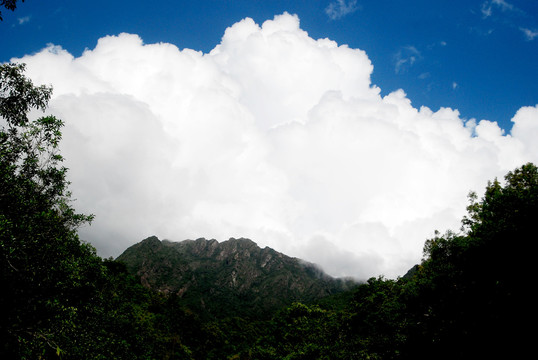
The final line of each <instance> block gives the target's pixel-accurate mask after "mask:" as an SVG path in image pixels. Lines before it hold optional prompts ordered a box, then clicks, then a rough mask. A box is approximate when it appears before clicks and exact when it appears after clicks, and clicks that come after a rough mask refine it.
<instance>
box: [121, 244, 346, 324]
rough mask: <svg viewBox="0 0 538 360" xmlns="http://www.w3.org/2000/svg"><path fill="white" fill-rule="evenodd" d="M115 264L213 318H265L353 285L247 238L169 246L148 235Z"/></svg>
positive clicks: (145, 283) (126, 251)
mask: <svg viewBox="0 0 538 360" xmlns="http://www.w3.org/2000/svg"><path fill="white" fill-rule="evenodd" d="M117 260H118V261H121V262H123V263H125V264H126V265H127V268H128V270H129V272H130V273H131V274H133V275H136V276H138V277H140V281H141V282H142V284H143V285H144V286H146V287H149V288H152V289H154V290H157V291H160V292H164V293H167V294H176V295H177V296H179V297H181V299H182V302H183V303H184V304H185V305H186V306H187V307H189V308H190V309H191V310H193V311H195V312H197V313H199V314H201V315H202V316H208V317H217V318H222V317H227V316H243V317H256V318H260V317H263V316H264V315H267V316H269V315H270V314H271V313H272V312H274V311H276V310H278V309H280V308H282V307H284V306H286V305H289V304H291V303H292V302H294V301H301V302H310V301H315V300H319V299H321V298H324V297H326V296H329V295H332V294H336V293H339V292H342V291H345V290H347V289H350V288H351V287H353V286H354V285H356V283H355V282H353V281H351V280H343V279H334V278H332V277H330V276H328V275H327V274H325V273H324V272H323V271H322V270H321V269H319V268H318V267H317V266H316V265H314V264H310V263H306V262H304V261H302V260H299V259H296V258H291V257H289V256H286V255H284V254H282V253H279V252H277V251H275V250H273V249H271V248H268V247H266V248H264V249H261V248H260V247H258V246H257V245H256V243H254V242H253V241H251V240H248V239H233V238H232V239H230V240H228V241H224V242H220V243H219V242H217V241H216V240H206V239H198V240H185V241H182V242H171V241H167V240H163V241H160V240H159V239H158V238H157V237H155V236H153V237H149V238H147V239H145V240H143V241H142V242H140V243H138V244H135V245H133V246H131V247H130V248H128V249H127V250H125V252H124V253H123V254H121V255H120V256H119V257H118V259H117Z"/></svg>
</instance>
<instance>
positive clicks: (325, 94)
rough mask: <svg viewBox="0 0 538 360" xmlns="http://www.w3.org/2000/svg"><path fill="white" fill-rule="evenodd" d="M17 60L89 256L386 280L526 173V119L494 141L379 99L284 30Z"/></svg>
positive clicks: (529, 133)
mask: <svg viewBox="0 0 538 360" xmlns="http://www.w3.org/2000/svg"><path fill="white" fill-rule="evenodd" d="M17 61H22V62H26V63H27V69H28V75H29V76H30V77H32V78H33V79H34V81H35V82H37V83H45V84H53V85H54V89H55V92H54V97H53V99H52V101H51V103H50V105H51V109H50V110H51V112H53V113H55V114H56V115H58V116H59V117H61V118H62V119H63V120H64V121H65V123H66V127H65V130H64V140H63V143H62V152H63V154H64V155H65V157H66V158H67V164H66V165H67V166H68V167H69V168H70V172H69V176H70V180H71V181H72V191H73V194H74V197H75V198H76V199H77V202H76V203H75V205H76V207H77V209H78V210H79V211H81V212H84V213H94V214H95V215H96V220H95V221H94V223H93V224H92V226H90V227H85V228H83V229H81V236H82V238H83V239H86V240H88V241H90V242H91V243H93V244H94V245H95V246H96V248H97V249H98V252H99V253H100V254H101V255H102V256H117V255H119V253H120V252H121V251H122V250H123V249H125V248H126V247H127V246H129V245H131V244H133V243H135V242H138V241H140V240H141V239H143V238H144V237H146V236H149V235H153V234H155V235H157V236H159V237H161V238H168V239H171V240H178V241H179V240H183V239H187V238H190V239H193V238H198V237H206V238H215V239H217V240H219V241H222V240H226V239H228V238H229V237H249V238H251V239H253V240H254V241H256V242H257V243H258V244H259V245H260V246H270V247H273V248H274V249H276V250H278V251H282V252H285V253H287V254H289V255H292V256H297V257H300V258H303V259H305V260H307V261H311V262H315V263H318V264H320V265H321V266H322V267H323V268H324V269H325V270H326V271H327V272H329V273H330V274H332V275H335V276H354V277H357V278H361V279H364V278H368V277H370V276H377V275H380V274H384V275H386V276H388V277H395V276H398V275H403V274H404V273H405V272H406V271H407V270H408V269H409V268H410V267H411V266H413V265H414V264H415V263H417V262H419V261H420V258H421V256H422V246H423V244H424V241H425V240H426V239H427V238H428V237H431V236H433V233H434V230H436V229H437V230H440V231H444V230H447V229H454V230H457V229H459V227H460V219H461V217H462V216H463V215H464V213H465V207H466V205H467V198H466V196H467V194H468V192H469V191H471V190H474V191H478V192H479V193H480V192H481V190H482V189H483V188H484V187H485V185H486V183H487V180H489V179H492V178H494V177H502V176H503V175H504V174H505V173H506V172H507V171H509V170H512V169H513V168H515V167H517V166H519V165H521V164H522V163H524V162H527V161H538V158H537V157H538V156H537V154H538V149H537V148H536V141H535V140H536V137H537V135H538V106H536V107H533V106H530V107H525V108H522V109H520V110H519V111H518V112H517V114H516V115H515V116H514V118H513V119H512V121H513V123H514V127H513V129H512V132H511V133H510V134H504V133H503V131H502V130H501V129H500V128H499V127H498V125H497V124H496V123H494V122H490V121H487V120H480V121H477V120H468V121H467V120H465V119H462V118H461V116H460V114H459V112H458V111H457V110H454V109H450V108H441V109H439V110H437V111H433V110H431V109H429V108H426V107H421V108H415V107H413V105H412V104H411V101H410V100H409V99H408V98H407V96H406V94H405V92H404V91H403V90H398V91H395V92H393V93H390V94H388V95H386V96H381V92H380V89H379V88H378V87H376V86H375V85H374V84H372V83H371V80H370V76H371V74H372V71H373V65H372V63H371V62H370V60H369V58H368V56H367V55H366V53H365V52H364V51H361V50H359V49H352V48H349V47H348V46H339V45H338V44H337V43H336V42H334V41H331V40H328V39H320V40H315V39H312V38H311V37H310V36H309V35H308V34H307V33H306V32H305V31H303V30H302V29H301V28H300V22H299V19H298V17H297V16H293V15H289V14H287V13H285V14H283V15H280V16H276V17H275V18H274V19H273V20H268V21H266V22H264V23H263V24H261V25H259V24H256V23H255V22H254V21H253V20H252V19H249V18H247V19H244V20H242V21H240V22H238V23H236V24H233V25H232V26H231V27H229V28H228V29H227V30H226V32H225V33H224V35H223V37H222V41H221V43H220V44H218V45H217V46H215V48H214V49H213V50H212V51H211V52H209V53H202V52H199V51H195V50H191V49H183V50H180V49H178V48H177V47H176V46H174V45H171V44H165V43H159V44H144V43H143V41H142V39H140V37H139V36H137V35H133V34H120V35H117V36H107V37H104V38H102V39H100V40H99V41H98V43H97V45H96V47H95V48H94V49H91V50H87V51H85V52H84V53H83V54H82V55H81V56H79V57H74V56H73V55H71V54H69V53H68V52H67V51H65V50H63V49H62V48H61V47H59V46H54V45H50V46H49V47H47V48H46V49H44V50H43V51H41V52H39V53H37V54H34V55H28V56H25V57H23V58H21V59H18V60H17Z"/></svg>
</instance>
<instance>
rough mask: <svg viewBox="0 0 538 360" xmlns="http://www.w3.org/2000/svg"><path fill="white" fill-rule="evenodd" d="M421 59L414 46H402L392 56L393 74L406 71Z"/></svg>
mask: <svg viewBox="0 0 538 360" xmlns="http://www.w3.org/2000/svg"><path fill="white" fill-rule="evenodd" d="M421 58H422V54H421V53H420V51H418V49H417V48H416V47H414V46H404V47H402V48H400V50H398V52H397V53H396V54H395V55H394V72H395V73H396V74H400V73H403V72H405V71H407V70H408V69H409V68H410V67H411V66H413V65H414V64H415V62H417V61H418V60H420V59H421Z"/></svg>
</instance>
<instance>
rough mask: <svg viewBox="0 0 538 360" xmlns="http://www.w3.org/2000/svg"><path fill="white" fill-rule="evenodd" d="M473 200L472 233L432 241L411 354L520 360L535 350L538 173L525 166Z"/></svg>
mask: <svg viewBox="0 0 538 360" xmlns="http://www.w3.org/2000/svg"><path fill="white" fill-rule="evenodd" d="M469 198H470V205H469V206H468V215H467V216H466V217H464V219H463V221H462V223H463V230H464V232H463V233H461V234H456V233H454V232H450V231H449V232H447V233H446V234H445V235H443V236H440V235H439V234H437V235H436V236H435V238H433V239H431V240H428V241H426V244H425V247H424V254H425V259H424V261H423V262H422V264H421V266H420V268H419V271H418V272H417V275H416V276H415V277H414V279H413V281H412V282H411V284H412V287H410V289H411V288H412V289H413V291H414V293H412V292H408V301H407V309H408V314H410V315H409V317H412V318H413V321H412V322H410V323H412V324H414V325H413V326H410V327H409V329H408V330H409V331H410V334H409V337H410V341H409V343H408V351H410V352H411V354H415V355H416V354H429V355H430V356H434V357H436V358H439V356H441V355H442V356H443V357H446V358H476V357H481V358H486V357H493V356H496V357H498V356H501V357H502V356H505V357H518V356H517V354H521V355H524V354H525V352H526V351H527V350H528V349H529V347H530V344H531V342H530V341H529V336H530V334H529V331H528V330H527V329H528V327H529V325H531V323H530V319H531V318H532V317H533V315H534V311H535V310H534V304H532V302H531V301H532V300H531V299H532V298H533V297H532V294H531V289H532V286H531V284H532V283H533V282H534V274H535V273H536V270H535V269H533V267H532V264H533V260H534V252H533V251H532V250H531V249H532V248H533V246H534V242H535V235H533V234H535V224H536V219H537V218H538V168H537V167H536V166H535V165H533V164H531V163H528V164H525V165H523V166H522V167H520V168H518V169H516V170H514V171H512V172H509V173H508V174H507V175H506V176H505V184H504V185H503V184H501V182H499V181H498V180H497V179H495V180H494V181H492V182H489V183H488V185H487V187H486V190H485V193H484V196H483V197H482V198H481V199H480V200H478V197H477V195H476V194H475V193H471V194H470V196H469ZM456 344H457V345H456ZM410 357H412V356H410Z"/></svg>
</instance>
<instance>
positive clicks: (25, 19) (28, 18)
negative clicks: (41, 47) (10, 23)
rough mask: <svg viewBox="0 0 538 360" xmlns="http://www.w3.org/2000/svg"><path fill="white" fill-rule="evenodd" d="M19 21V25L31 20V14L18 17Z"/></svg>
mask: <svg viewBox="0 0 538 360" xmlns="http://www.w3.org/2000/svg"><path fill="white" fill-rule="evenodd" d="M17 21H18V22H19V25H22V24H26V23H27V22H29V21H30V16H24V17H20V18H18V19H17Z"/></svg>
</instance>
